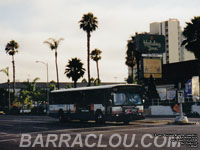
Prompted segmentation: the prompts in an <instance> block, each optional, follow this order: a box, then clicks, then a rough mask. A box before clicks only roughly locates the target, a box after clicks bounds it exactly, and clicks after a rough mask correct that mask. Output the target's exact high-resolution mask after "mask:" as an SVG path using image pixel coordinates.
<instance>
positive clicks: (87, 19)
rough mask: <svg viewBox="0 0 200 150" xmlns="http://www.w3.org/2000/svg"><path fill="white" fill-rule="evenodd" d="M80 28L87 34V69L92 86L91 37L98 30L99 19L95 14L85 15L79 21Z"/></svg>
mask: <svg viewBox="0 0 200 150" xmlns="http://www.w3.org/2000/svg"><path fill="white" fill-rule="evenodd" d="M79 23H80V28H81V29H83V31H85V32H86V33H87V69H88V86H90V85H91V81H90V36H91V32H93V31H95V30H96V29H97V28H98V21H97V17H95V16H94V15H93V13H91V12H89V13H88V14H84V15H83V17H82V19H81V20H80V21H79Z"/></svg>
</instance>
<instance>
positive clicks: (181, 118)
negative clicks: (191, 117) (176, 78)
mask: <svg viewBox="0 0 200 150" xmlns="http://www.w3.org/2000/svg"><path fill="white" fill-rule="evenodd" d="M178 87H179V91H178V92H177V98H178V103H179V105H180V116H178V117H176V120H175V122H177V123H188V118H187V116H184V115H183V107H182V103H184V102H185V98H184V91H183V90H180V89H181V83H179V84H178Z"/></svg>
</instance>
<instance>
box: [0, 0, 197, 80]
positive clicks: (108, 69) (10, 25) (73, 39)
mask: <svg viewBox="0 0 200 150" xmlns="http://www.w3.org/2000/svg"><path fill="white" fill-rule="evenodd" d="M88 12H92V13H93V14H94V15H95V16H96V17H97V18H98V21H99V28H98V29H97V30H96V31H95V32H92V35H91V50H93V49H94V48H98V49H100V50H102V52H103V53H102V60H100V62H99V67H100V78H101V80H102V81H103V82H105V81H124V78H126V77H127V73H128V71H127V66H126V65H125V52H126V43H127V40H128V39H129V38H130V37H131V35H134V34H135V32H149V24H150V23H152V22H160V21H165V20H168V19H169V18H176V19H178V20H179V21H180V25H181V26H182V27H185V22H188V21H190V20H191V19H192V18H193V17H194V16H199V12H200V1H199V0H167V1H164V0H0V69H2V68H5V67H7V66H9V68H10V76H11V81H12V63H11V56H9V55H7V54H6V53H5V50H4V49H5V45H6V43H8V42H9V41H10V40H15V41H17V42H18V43H19V46H20V47H19V53H18V54H16V55H15V60H16V80H17V81H25V80H27V79H31V80H32V79H34V78H36V77H39V78H40V81H46V68H45V66H44V65H43V64H38V63H35V61H44V62H48V64H49V80H55V81H56V72H55V63H54V52H52V51H51V50H50V49H49V47H48V46H47V45H45V44H43V41H44V40H46V39H48V38H49V37H53V38H57V39H58V38H61V37H62V38H64V41H61V43H60V45H59V47H58V65H59V76H60V81H62V82H66V81H71V80H69V79H68V78H67V77H66V76H65V75H64V69H65V65H66V64H67V62H68V60H69V59H71V58H74V57H78V58H80V59H81V60H82V62H83V63H84V67H85V68H87V63H86V58H87V53H86V49H87V45H86V44H87V42H86V33H85V32H84V31H82V30H80V28H79V24H78V21H79V20H80V19H81V17H82V15H83V14H86V13H88ZM91 76H92V77H94V78H96V77H97V75H96V64H95V62H93V61H91ZM84 77H85V78H87V72H86V73H85V76H84ZM6 80H7V78H6V76H5V75H4V74H3V73H0V83H2V82H6ZM81 80H82V79H81ZM81 80H79V81H81Z"/></svg>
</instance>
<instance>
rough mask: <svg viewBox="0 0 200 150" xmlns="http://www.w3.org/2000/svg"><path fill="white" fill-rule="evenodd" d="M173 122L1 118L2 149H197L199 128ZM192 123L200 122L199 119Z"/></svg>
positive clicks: (0, 139)
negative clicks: (102, 121)
mask: <svg viewBox="0 0 200 150" xmlns="http://www.w3.org/2000/svg"><path fill="white" fill-rule="evenodd" d="M173 120H174V118H147V119H146V120H144V121H135V122H131V123H130V124H129V125H124V124H122V123H110V122H108V123H106V124H105V125H97V124H95V123H94V122H83V123H82V122H79V121H73V122H70V123H59V122H58V121H57V120H56V119H53V118H50V117H47V116H7V115H3V116H0V149H1V150H16V149H74V150H75V149H115V150H117V149H148V150H149V149H150V150H155V149H181V150H183V149H191V148H192V146H193V147H194V146H197V145H196V144H197V142H198V138H199V135H200V126H199V125H168V124H167V122H168V121H173ZM189 120H191V121H196V122H200V118H189ZM174 137H176V138H174ZM172 140H175V141H174V142H171V141H172ZM177 140H179V141H180V142H177ZM181 142H182V144H180V143H181ZM183 142H185V143H183ZM186 142H187V143H186ZM192 149H199V148H198V147H195V148H192Z"/></svg>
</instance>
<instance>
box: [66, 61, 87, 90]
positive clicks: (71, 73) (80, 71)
mask: <svg viewBox="0 0 200 150" xmlns="http://www.w3.org/2000/svg"><path fill="white" fill-rule="evenodd" d="M84 73H85V69H84V68H83V63H82V62H81V60H80V59H78V58H72V59H71V60H69V61H68V64H67V65H66V69H65V73H64V74H66V76H67V77H68V78H72V81H74V87H75V88H76V83H77V81H78V79H79V78H80V77H83V75H84Z"/></svg>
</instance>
